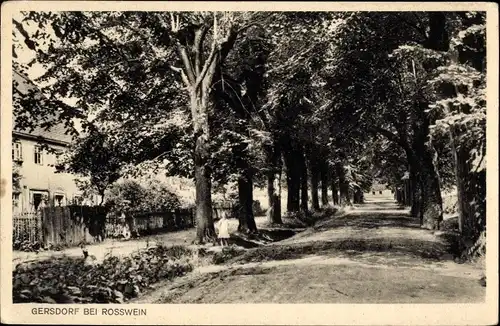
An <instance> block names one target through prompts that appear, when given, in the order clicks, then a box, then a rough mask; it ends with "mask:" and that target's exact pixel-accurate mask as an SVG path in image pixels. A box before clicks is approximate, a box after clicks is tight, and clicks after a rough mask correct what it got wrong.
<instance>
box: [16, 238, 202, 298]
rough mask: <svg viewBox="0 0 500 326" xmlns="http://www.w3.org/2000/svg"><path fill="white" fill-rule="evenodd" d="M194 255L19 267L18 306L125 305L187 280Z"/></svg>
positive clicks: (163, 251)
mask: <svg viewBox="0 0 500 326" xmlns="http://www.w3.org/2000/svg"><path fill="white" fill-rule="evenodd" d="M191 258H192V252H191V251H190V250H189V249H187V248H185V247H181V246H173V247H166V246H163V245H159V246H157V247H152V248H149V249H146V250H141V251H138V252H135V253H133V254H132V255H130V256H128V257H124V258H119V257H115V256H112V257H108V258H106V259H104V261H103V262H102V263H99V264H92V263H89V261H88V259H87V260H86V259H82V258H69V257H62V258H54V259H51V260H45V261H38V262H35V263H31V264H29V265H24V264H23V265H17V266H16V268H15V270H14V272H13V289H12V292H13V293H12V294H13V300H14V303H21V302H40V303H122V302H124V301H126V300H128V299H130V298H133V297H137V296H138V295H139V294H140V293H141V292H142V291H144V290H146V289H148V288H150V287H151V285H152V284H154V283H156V282H158V281H160V280H164V279H169V280H170V279H173V278H175V277H179V276H183V275H185V274H186V273H188V272H190V271H191V270H192V269H193V265H192V262H191Z"/></svg>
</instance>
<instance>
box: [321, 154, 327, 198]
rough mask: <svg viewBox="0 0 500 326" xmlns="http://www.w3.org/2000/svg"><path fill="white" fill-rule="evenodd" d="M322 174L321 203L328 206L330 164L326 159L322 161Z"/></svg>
mask: <svg viewBox="0 0 500 326" xmlns="http://www.w3.org/2000/svg"><path fill="white" fill-rule="evenodd" d="M320 164H321V165H320V176H321V205H322V206H323V207H326V206H328V166H327V164H326V162H325V161H322V162H321V163H320Z"/></svg>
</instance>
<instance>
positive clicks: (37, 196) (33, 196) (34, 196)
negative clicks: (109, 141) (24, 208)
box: [29, 190, 49, 211]
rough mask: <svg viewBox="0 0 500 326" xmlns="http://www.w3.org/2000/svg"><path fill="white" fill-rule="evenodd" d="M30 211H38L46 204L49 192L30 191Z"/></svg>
mask: <svg viewBox="0 0 500 326" xmlns="http://www.w3.org/2000/svg"><path fill="white" fill-rule="evenodd" d="M29 198H30V209H31V210H35V211H36V210H38V209H40V208H42V207H45V206H46V205H47V204H48V199H49V192H48V191H46V190H30V197H29Z"/></svg>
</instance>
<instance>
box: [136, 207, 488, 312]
mask: <svg viewBox="0 0 500 326" xmlns="http://www.w3.org/2000/svg"><path fill="white" fill-rule="evenodd" d="M447 246H448V242H447V241H446V239H445V238H444V237H443V235H442V234H439V233H433V232H430V231H428V230H422V229H420V227H419V226H418V221H416V220H414V219H412V218H410V217H409V214H408V211H406V210H402V209H400V208H399V207H398V206H397V205H396V204H395V203H394V202H393V201H392V199H390V198H389V199H380V198H379V199H372V200H371V201H370V200H369V201H368V202H367V203H366V204H364V205H359V206H357V207H355V209H354V210H352V211H350V212H348V213H347V214H345V215H343V216H341V217H333V218H332V219H329V220H326V221H323V222H322V223H320V224H318V225H316V226H315V227H314V228H311V229H308V230H306V231H304V232H302V233H299V234H297V235H295V236H293V237H291V238H289V239H286V240H284V241H281V242H278V243H274V244H271V245H266V246H262V247H259V248H254V249H250V250H248V251H247V252H246V253H245V254H243V255H241V256H238V257H235V258H234V259H233V260H231V261H229V262H228V263H227V264H226V265H223V266H206V267H202V268H200V269H198V270H195V272H194V273H193V274H192V275H190V276H188V277H184V278H180V279H178V280H176V281H174V282H173V283H166V284H164V285H163V286H160V287H159V288H158V289H157V290H155V291H153V292H152V293H150V294H148V295H145V296H143V297H142V298H140V299H139V300H135V301H134V302H135V303H140V302H143V303H146V302H149V303H465V302H482V301H484V296H485V287H482V286H481V285H480V284H479V281H478V280H479V279H480V277H481V275H482V268H481V266H477V265H468V264H457V263H455V262H454V261H453V259H452V258H453V257H452V256H451V255H450V254H448V253H447Z"/></svg>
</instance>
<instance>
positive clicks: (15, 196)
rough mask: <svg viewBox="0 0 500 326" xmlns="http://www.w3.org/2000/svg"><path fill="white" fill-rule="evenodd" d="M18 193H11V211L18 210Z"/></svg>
mask: <svg viewBox="0 0 500 326" xmlns="http://www.w3.org/2000/svg"><path fill="white" fill-rule="evenodd" d="M20 198H21V196H20V193H18V192H17V193H12V211H13V212H17V211H19V208H20V207H19V206H20Z"/></svg>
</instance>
